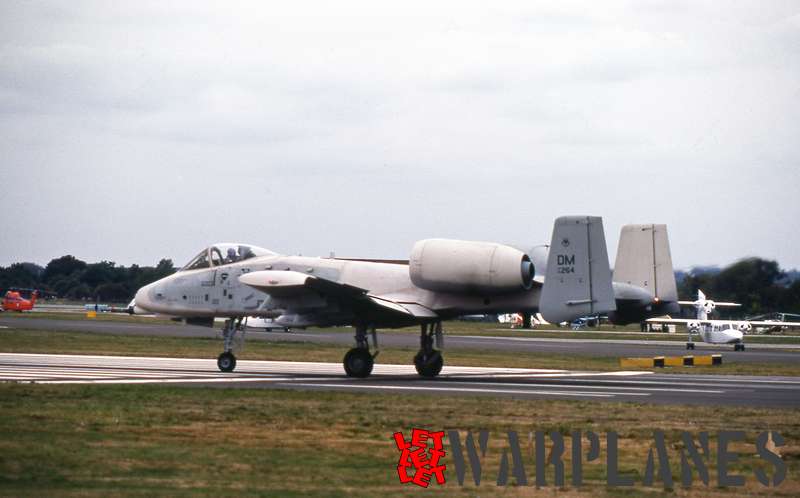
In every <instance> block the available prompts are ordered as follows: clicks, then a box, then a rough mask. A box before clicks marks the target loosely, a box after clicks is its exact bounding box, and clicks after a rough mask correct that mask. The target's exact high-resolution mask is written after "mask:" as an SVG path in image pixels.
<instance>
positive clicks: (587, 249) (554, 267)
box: [539, 216, 616, 323]
mask: <svg viewBox="0 0 800 498" xmlns="http://www.w3.org/2000/svg"><path fill="white" fill-rule="evenodd" d="M615 309H616V302H615V300H614V289H613V287H612V284H611V269H610V268H609V266H608V251H607V249H606V239H605V234H604V233H603V220H602V218H600V217H598V216H562V217H560V218H558V219H556V221H555V225H554V226H553V239H552V241H551V244H550V252H549V255H548V258H547V273H546V277H545V280H544V286H543V288H542V297H541V301H540V303H539V311H540V312H541V313H542V316H543V317H544V318H545V319H546V320H547V321H548V322H551V323H559V322H563V321H567V320H573V319H575V318H578V317H581V316H585V315H593V314H597V313H606V312H609V311H613V310H615Z"/></svg>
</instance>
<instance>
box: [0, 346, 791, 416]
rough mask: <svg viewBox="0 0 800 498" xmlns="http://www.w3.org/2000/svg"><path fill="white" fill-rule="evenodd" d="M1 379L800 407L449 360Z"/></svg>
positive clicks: (709, 390)
mask: <svg viewBox="0 0 800 498" xmlns="http://www.w3.org/2000/svg"><path fill="white" fill-rule="evenodd" d="M0 382H23V383H35V384H170V385H177V386H216V387H231V386H239V387H254V388H265V389H302V390H325V391H351V392H367V393H369V392H384V393H403V394H426V395H460V396H504V397H512V398H520V399H582V400H605V401H623V402H625V401H628V402H630V401H633V402H648V403H664V404H687V403H688V404H703V405H719V404H726V405H746V406H755V407H758V406H771V407H798V406H800V379H797V378H792V377H777V378H774V377H744V376H716V375H713V376H712V375H663V374H652V373H650V372H639V371H637V372H625V371H619V372H582V371H566V370H542V369H519V368H482V367H459V366H445V367H444V369H443V371H442V374H441V375H440V377H438V378H437V379H434V380H425V379H421V378H419V377H418V376H417V375H416V372H415V371H414V368H413V367H412V366H410V365H382V364H378V365H375V369H374V371H373V375H372V376H371V377H369V378H367V379H352V378H349V377H347V376H346V375H345V374H344V371H343V368H342V365H341V364H339V363H318V362H287V361H246V360H242V361H239V364H238V366H237V369H236V371H235V372H232V373H222V372H220V371H218V370H217V366H216V362H215V361H214V360H207V359H189V358H155V357H127V356H89V355H46V354H16V353H0Z"/></svg>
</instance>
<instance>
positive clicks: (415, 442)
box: [394, 429, 446, 488]
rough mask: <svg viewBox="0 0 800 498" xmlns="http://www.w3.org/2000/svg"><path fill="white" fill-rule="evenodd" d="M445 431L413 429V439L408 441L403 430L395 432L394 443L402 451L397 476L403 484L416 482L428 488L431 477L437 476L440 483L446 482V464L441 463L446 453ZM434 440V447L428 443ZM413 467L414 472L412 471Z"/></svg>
mask: <svg viewBox="0 0 800 498" xmlns="http://www.w3.org/2000/svg"><path fill="white" fill-rule="evenodd" d="M443 439H444V431H439V432H430V431H426V430H425V429H411V441H406V439H405V438H404V437H403V433H402V432H395V433H394V443H395V445H397V450H398V451H399V452H400V460H399V461H398V462H397V477H399V478H400V482H401V483H403V484H406V483H409V482H410V483H414V484H416V485H417V486H422V487H423V488H427V487H428V484H430V482H431V477H433V476H435V477H436V482H437V483H438V484H444V471H445V469H446V466H445V465H444V464H441V465H440V464H439V460H440V459H441V458H442V457H443V456H444V455H445V451H444V444H443V443H442V440H443ZM429 442H432V443H433V447H429V446H428V443H429ZM412 469H413V474H411V473H410V471H412Z"/></svg>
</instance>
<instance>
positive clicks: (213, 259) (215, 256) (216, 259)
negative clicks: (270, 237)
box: [178, 242, 275, 271]
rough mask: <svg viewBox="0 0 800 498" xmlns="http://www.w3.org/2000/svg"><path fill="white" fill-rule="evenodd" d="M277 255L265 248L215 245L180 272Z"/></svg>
mask: <svg viewBox="0 0 800 498" xmlns="http://www.w3.org/2000/svg"><path fill="white" fill-rule="evenodd" d="M274 255H275V253H274V252H272V251H270V250H267V249H264V248H263V247H257V246H251V245H249V244H231V243H227V242H226V243H221V244H214V245H213V246H211V247H207V248H206V249H203V251H202V252H201V253H200V254H198V255H197V256H195V257H194V258H192V260H191V261H189V263H188V264H187V265H186V266H184V267H183V268H181V269H180V270H178V271H186V270H197V269H200V268H211V267H217V266H222V265H227V264H231V263H238V262H239V261H244V260H246V259H250V258H255V257H258V256H274Z"/></svg>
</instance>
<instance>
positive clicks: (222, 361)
mask: <svg viewBox="0 0 800 498" xmlns="http://www.w3.org/2000/svg"><path fill="white" fill-rule="evenodd" d="M217 366H218V367H219V369H220V370H221V371H223V372H233V369H234V368H236V357H235V356H234V355H233V353H231V352H229V351H226V352H224V353H222V354H221V355H219V357H217Z"/></svg>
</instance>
